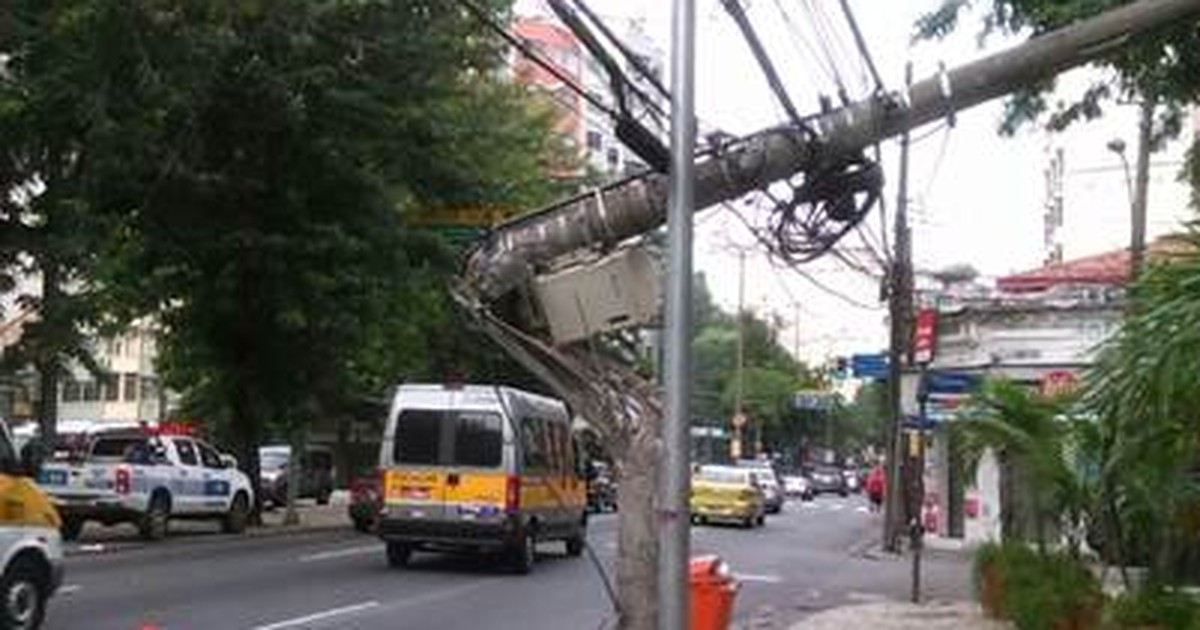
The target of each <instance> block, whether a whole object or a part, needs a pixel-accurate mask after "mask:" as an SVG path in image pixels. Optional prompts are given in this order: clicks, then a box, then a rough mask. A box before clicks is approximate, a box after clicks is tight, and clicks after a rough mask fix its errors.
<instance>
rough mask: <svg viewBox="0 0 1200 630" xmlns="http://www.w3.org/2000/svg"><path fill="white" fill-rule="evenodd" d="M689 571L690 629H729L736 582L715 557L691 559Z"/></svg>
mask: <svg viewBox="0 0 1200 630" xmlns="http://www.w3.org/2000/svg"><path fill="white" fill-rule="evenodd" d="M689 568H690V570H689V571H688V588H689V591H690V596H691V597H690V599H691V608H690V612H691V624H690V629H691V630H729V625H730V623H731V622H732V621H733V602H734V600H735V599H736V598H737V591H738V583H737V580H735V579H734V578H733V576H732V575H731V574H730V573H729V566H728V565H726V564H725V563H724V562H723V561H722V560H721V559H720V558H719V557H717V556H699V557H696V558H692V561H691V565H690V567H689Z"/></svg>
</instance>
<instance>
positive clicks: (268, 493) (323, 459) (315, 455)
mask: <svg viewBox="0 0 1200 630" xmlns="http://www.w3.org/2000/svg"><path fill="white" fill-rule="evenodd" d="M258 459H259V470H260V477H259V479H260V484H261V486H260V487H261V488H262V493H263V502H264V503H266V504H267V507H268V508H271V507H277V506H283V505H287V492H288V491H287V484H288V473H287V469H288V466H289V465H291V461H292V447H290V446H287V445H273V446H263V447H261V448H259V449H258ZM331 495H333V453H332V452H331V451H329V450H328V449H325V448H320V447H311V448H309V449H307V450H306V451H305V453H304V456H303V457H301V458H300V488H299V492H297V493H296V497H297V498H299V499H316V500H317V503H318V504H319V505H326V504H328V503H329V497H330V496H331Z"/></svg>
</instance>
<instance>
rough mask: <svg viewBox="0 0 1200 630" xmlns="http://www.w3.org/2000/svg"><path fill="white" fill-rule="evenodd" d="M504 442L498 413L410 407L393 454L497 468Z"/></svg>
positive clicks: (413, 460)
mask: <svg viewBox="0 0 1200 630" xmlns="http://www.w3.org/2000/svg"><path fill="white" fill-rule="evenodd" d="M503 445H504V431H503V424H502V421H501V418H500V416H499V415H497V414H494V413H484V412H477V411H451V410H435V409H410V410H407V411H404V412H402V413H401V414H400V418H399V419H398V420H397V422H396V445H395V447H394V451H393V456H394V458H395V460H396V462H397V463H401V464H433V465H439V466H471V467H481V468H494V467H496V466H499V465H500V463H501V458H502V457H503V452H504V451H503ZM330 463H332V462H330Z"/></svg>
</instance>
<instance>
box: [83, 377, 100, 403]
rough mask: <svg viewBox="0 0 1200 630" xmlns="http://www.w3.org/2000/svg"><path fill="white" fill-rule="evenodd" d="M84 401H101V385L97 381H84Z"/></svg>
mask: <svg viewBox="0 0 1200 630" xmlns="http://www.w3.org/2000/svg"><path fill="white" fill-rule="evenodd" d="M81 386H82V388H83V400H84V401H86V402H94V401H97V400H100V384H99V383H97V382H96V381H83V383H82V385H81Z"/></svg>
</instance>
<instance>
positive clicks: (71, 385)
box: [62, 376, 83, 402]
mask: <svg viewBox="0 0 1200 630" xmlns="http://www.w3.org/2000/svg"><path fill="white" fill-rule="evenodd" d="M82 397H83V388H82V387H80V385H79V381H77V380H75V379H74V378H71V377H70V376H68V377H67V378H65V379H64V380H63V386H62V400H63V402H79V399H80V398H82Z"/></svg>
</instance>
